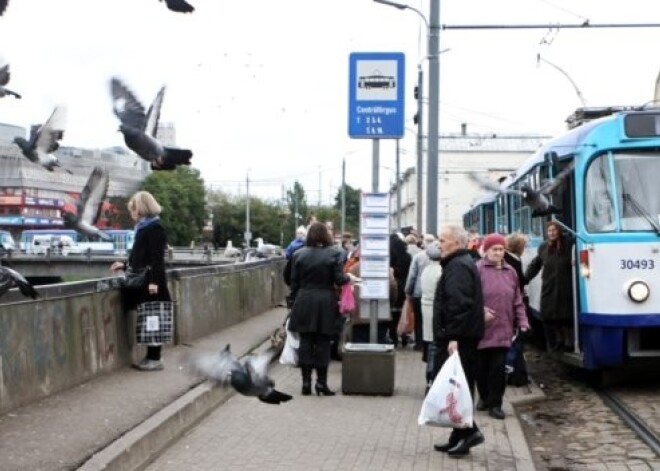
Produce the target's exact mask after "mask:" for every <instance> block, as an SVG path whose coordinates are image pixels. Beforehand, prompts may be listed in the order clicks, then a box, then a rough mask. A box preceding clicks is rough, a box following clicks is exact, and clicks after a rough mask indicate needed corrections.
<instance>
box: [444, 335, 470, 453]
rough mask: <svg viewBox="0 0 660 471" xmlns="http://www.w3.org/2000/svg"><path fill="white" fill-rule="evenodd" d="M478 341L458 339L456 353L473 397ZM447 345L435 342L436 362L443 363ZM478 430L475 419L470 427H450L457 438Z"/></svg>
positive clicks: (446, 342) (446, 354) (445, 358)
mask: <svg viewBox="0 0 660 471" xmlns="http://www.w3.org/2000/svg"><path fill="white" fill-rule="evenodd" d="M478 343H479V340H478V339H462V340H459V341H458V355H459V356H460V357H461V366H463V370H464V371H465V379H466V380H467V383H468V388H469V389H470V395H471V396H472V398H473V399H474V386H475V382H476V380H477V371H478V368H479V363H478V362H479V357H478V351H477V344H478ZM447 345H449V342H448V341H446V340H441V341H440V342H437V347H438V364H439V365H443V364H444V363H445V361H447V358H449V354H448V353H447ZM477 430H479V427H477V421H476V420H473V421H472V427H470V428H455V429H452V432H451V434H452V437H456V438H457V439H459V440H460V439H462V438H464V437H467V436H468V435H471V434H472V433H474V432H476V431H477Z"/></svg>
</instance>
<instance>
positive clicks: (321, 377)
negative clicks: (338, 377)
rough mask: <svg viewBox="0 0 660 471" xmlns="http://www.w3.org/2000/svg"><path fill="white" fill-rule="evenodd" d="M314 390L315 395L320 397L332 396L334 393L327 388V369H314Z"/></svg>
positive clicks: (325, 367)
mask: <svg viewBox="0 0 660 471" xmlns="http://www.w3.org/2000/svg"><path fill="white" fill-rule="evenodd" d="M314 389H316V395H317V396H320V395H321V394H323V395H324V396H334V395H335V392H334V391H331V390H330V388H329V387H328V367H327V366H324V367H318V368H316V385H315V386H314Z"/></svg>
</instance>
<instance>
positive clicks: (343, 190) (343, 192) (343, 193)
mask: <svg viewBox="0 0 660 471" xmlns="http://www.w3.org/2000/svg"><path fill="white" fill-rule="evenodd" d="M340 230H341V236H342V237H344V233H345V232H346V159H343V160H342V162H341V228H340Z"/></svg>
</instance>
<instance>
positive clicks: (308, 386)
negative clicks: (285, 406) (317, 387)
mask: <svg viewBox="0 0 660 471" xmlns="http://www.w3.org/2000/svg"><path fill="white" fill-rule="evenodd" d="M310 394H312V383H311V381H310V382H304V383H303V385H302V395H303V396H309V395H310Z"/></svg>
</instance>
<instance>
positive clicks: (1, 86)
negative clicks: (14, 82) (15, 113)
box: [0, 0, 21, 98]
mask: <svg viewBox="0 0 660 471" xmlns="http://www.w3.org/2000/svg"><path fill="white" fill-rule="evenodd" d="M6 6H7V2H4V5H3V3H2V0H0V15H2V11H3V10H4V9H5V7H6ZM10 78H11V74H10V73H9V64H5V65H4V66H2V67H0V98H2V97H5V96H7V95H12V96H13V97H15V98H21V96H20V95H19V94H18V93H16V92H13V91H11V90H9V89H8V88H5V86H6V85H7V84H8V83H9V79H10Z"/></svg>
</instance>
